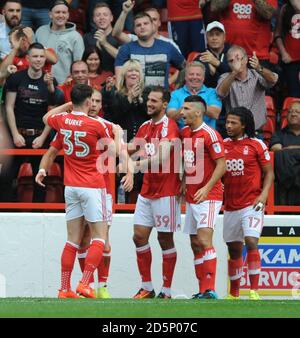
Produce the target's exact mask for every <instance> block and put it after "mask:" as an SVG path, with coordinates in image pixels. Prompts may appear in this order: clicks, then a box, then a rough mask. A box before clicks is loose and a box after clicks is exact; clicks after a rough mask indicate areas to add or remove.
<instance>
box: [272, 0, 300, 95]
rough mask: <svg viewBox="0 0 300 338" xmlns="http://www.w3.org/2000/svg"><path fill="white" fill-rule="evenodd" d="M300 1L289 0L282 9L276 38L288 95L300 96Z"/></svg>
mask: <svg viewBox="0 0 300 338" xmlns="http://www.w3.org/2000/svg"><path fill="white" fill-rule="evenodd" d="M299 16H300V3H299V1H297V0H289V1H287V3H286V4H284V5H283V6H282V8H281V10H280V14H279V18H278V20H277V25H276V30H275V38H274V40H275V41H276V44H277V47H278V49H279V52H280V55H281V61H282V63H283V74H284V80H285V82H286V84H287V95H288V96H292V97H300V77H299V74H300V34H299Z"/></svg>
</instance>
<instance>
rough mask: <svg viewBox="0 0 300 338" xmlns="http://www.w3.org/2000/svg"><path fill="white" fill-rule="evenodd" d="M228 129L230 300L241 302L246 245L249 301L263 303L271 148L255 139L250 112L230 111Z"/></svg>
mask: <svg viewBox="0 0 300 338" xmlns="http://www.w3.org/2000/svg"><path fill="white" fill-rule="evenodd" d="M226 129H227V134H228V136H229V138H227V139H225V140H224V147H225V154H226V170H227V171H226V174H225V176H224V201H225V205H224V208H225V211H224V226H223V238H224V241H225V242H226V244H227V247H228V252H229V261H228V273H229V279H230V293H229V295H228V297H227V299H239V290H240V280H241V277H242V276H243V264H244V263H243V255H242V252H243V246H244V242H245V245H246V250H247V265H248V275H249V279H250V293H249V299H250V300H259V299H260V296H259V294H258V288H259V277H260V270H261V258H260V254H259V251H258V247H257V244H258V241H259V237H260V235H261V232H262V229H263V225H264V223H263V222H264V207H265V205H266V201H267V198H268V194H269V190H270V188H271V186H272V183H273V180H274V173H273V168H272V163H271V158H270V154H269V152H268V149H267V146H266V145H265V144H264V143H263V142H262V141H261V140H259V139H257V138H255V127H254V118H253V114H252V113H251V111H250V110H249V109H247V108H245V107H236V108H233V109H232V110H230V111H229V112H228V114H227V116H226Z"/></svg>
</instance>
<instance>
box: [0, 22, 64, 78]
mask: <svg viewBox="0 0 300 338" xmlns="http://www.w3.org/2000/svg"><path fill="white" fill-rule="evenodd" d="M9 39H10V42H11V46H12V50H11V51H10V53H9V54H8V55H7V56H6V57H5V58H4V60H3V61H2V63H1V64H0V71H3V70H5V69H7V67H8V66H9V65H14V66H16V67H17V70H18V71H19V70H24V69H28V66H29V65H28V60H27V58H26V55H27V51H28V48H29V46H30V45H31V44H32V43H33V40H34V34H33V31H32V29H31V28H30V27H24V26H16V27H14V28H13V29H12V30H11V31H10V32H9ZM45 55H46V62H45V66H44V68H43V71H44V72H51V69H52V65H54V64H56V63H57V61H58V58H57V56H56V54H55V52H54V50H53V49H49V48H48V49H45Z"/></svg>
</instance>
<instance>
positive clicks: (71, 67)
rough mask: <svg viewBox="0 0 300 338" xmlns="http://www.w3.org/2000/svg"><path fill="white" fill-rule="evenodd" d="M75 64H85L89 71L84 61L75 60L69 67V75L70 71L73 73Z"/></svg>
mask: <svg viewBox="0 0 300 338" xmlns="http://www.w3.org/2000/svg"><path fill="white" fill-rule="evenodd" d="M76 63H85V64H86V66H87V68H88V69H89V67H88V64H87V63H86V61H84V60H75V61H73V62H72V63H71V66H70V73H71V74H72V71H73V66H74V65H75V64H76Z"/></svg>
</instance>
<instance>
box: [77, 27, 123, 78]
mask: <svg viewBox="0 0 300 338" xmlns="http://www.w3.org/2000/svg"><path fill="white" fill-rule="evenodd" d="M95 32H96V31H95V30H94V31H93V32H90V33H86V34H85V35H84V37H83V41H84V46H85V48H88V47H89V46H96V39H95V38H94V35H95ZM106 40H107V42H108V43H110V44H111V45H112V46H114V47H115V48H117V49H118V48H119V46H120V43H119V41H118V40H116V39H115V38H114V37H113V36H112V35H111V33H110V34H109V35H108V36H107V37H106ZM98 50H99V52H100V55H101V68H102V69H103V70H107V71H110V72H112V73H114V72H115V59H114V58H113V57H112V56H111V55H110V54H109V53H108V52H107V51H106V50H105V49H104V48H101V49H98Z"/></svg>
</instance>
